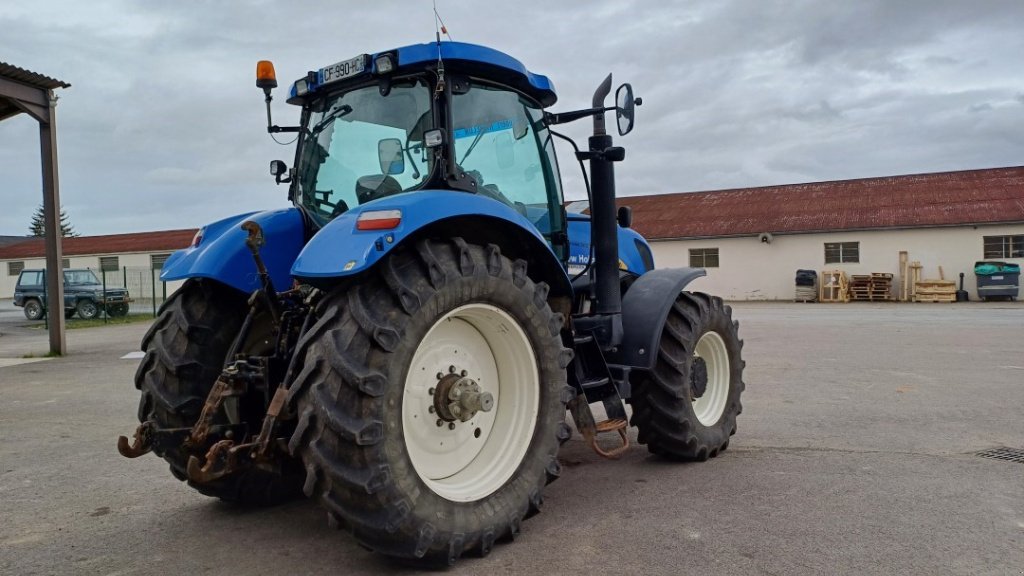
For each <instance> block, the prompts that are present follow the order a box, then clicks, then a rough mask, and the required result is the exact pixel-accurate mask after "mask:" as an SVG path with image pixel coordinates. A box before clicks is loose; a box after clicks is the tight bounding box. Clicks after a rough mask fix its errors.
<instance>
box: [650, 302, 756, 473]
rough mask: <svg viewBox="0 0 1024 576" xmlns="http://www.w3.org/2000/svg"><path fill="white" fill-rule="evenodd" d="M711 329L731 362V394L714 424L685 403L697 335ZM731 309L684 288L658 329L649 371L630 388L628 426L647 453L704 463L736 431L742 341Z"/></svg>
mask: <svg viewBox="0 0 1024 576" xmlns="http://www.w3.org/2000/svg"><path fill="white" fill-rule="evenodd" d="M711 329H714V330H715V331H717V332H718V333H719V335H720V336H722V339H723V340H724V342H725V344H726V349H727V350H728V353H729V357H730V360H731V364H730V368H731V374H730V392H729V396H728V399H727V402H726V406H725V411H724V413H723V415H722V417H721V418H720V419H719V421H718V423H716V424H715V425H713V426H704V425H702V424H701V423H700V421H698V420H697V418H696V416H695V415H694V413H693V408H692V403H691V401H690V385H689V379H690V366H691V364H692V362H691V358H692V357H693V353H694V348H695V346H696V344H697V341H698V340H699V339H700V337H701V336H702V335H703V334H704V333H705V332H706V331H708V330H711ZM738 329H739V323H738V322H736V321H735V320H733V319H732V308H731V307H729V306H728V305H726V304H724V303H723V302H722V299H721V298H719V297H717V296H709V295H707V294H704V293H701V292H683V293H681V294H680V295H679V296H678V297H677V298H676V301H675V303H674V304H673V305H672V308H671V310H670V311H669V315H668V318H667V319H666V321H665V325H664V327H663V330H662V335H661V341H660V344H659V346H658V353H657V356H656V359H655V366H654V369H653V370H651V371H650V372H649V376H648V377H647V378H644V379H643V380H642V381H641V382H639V383H638V385H637V387H636V388H635V389H634V394H633V398H632V400H631V402H632V405H633V418H632V424H633V425H634V426H636V427H637V429H638V431H637V441H638V442H639V443H641V444H646V445H647V449H648V450H649V451H650V452H651V453H652V454H657V455H659V456H663V457H665V458H669V459H673V460H698V461H703V460H707V459H708V458H714V457H715V456H717V455H718V454H720V453H721V452H722V451H724V450H725V449H726V448H727V447H728V446H729V437H730V436H732V435H733V434H735V433H736V416H738V415H739V414H740V413H741V412H742V411H743V406H742V404H741V403H740V394H741V393H742V392H743V389H744V387H745V384H744V383H743V361H742V359H741V356H740V350H741V348H742V345H743V342H742V340H740V339H739V336H738Z"/></svg>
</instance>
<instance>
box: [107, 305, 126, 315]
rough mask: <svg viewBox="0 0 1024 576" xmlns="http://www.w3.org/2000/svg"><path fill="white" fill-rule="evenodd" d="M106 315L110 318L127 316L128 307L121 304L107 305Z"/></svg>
mask: <svg viewBox="0 0 1024 576" xmlns="http://www.w3.org/2000/svg"><path fill="white" fill-rule="evenodd" d="M107 315H108V316H110V317H111V318H120V317H122V316H127V315H128V305H127V304H124V303H121V304H107Z"/></svg>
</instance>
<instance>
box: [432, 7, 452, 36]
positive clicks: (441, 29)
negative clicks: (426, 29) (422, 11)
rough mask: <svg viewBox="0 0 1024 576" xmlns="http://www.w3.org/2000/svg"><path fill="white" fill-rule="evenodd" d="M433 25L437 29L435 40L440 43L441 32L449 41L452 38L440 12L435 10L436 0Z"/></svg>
mask: <svg viewBox="0 0 1024 576" xmlns="http://www.w3.org/2000/svg"><path fill="white" fill-rule="evenodd" d="M434 27H435V28H436V29H437V42H438V44H440V43H441V34H444V35H445V36H447V37H448V41H449V42H454V40H452V35H451V34H449V33H448V27H447V26H445V25H444V19H443V18H441V13H440V12H438V11H437V0H434Z"/></svg>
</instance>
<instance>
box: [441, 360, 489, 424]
mask: <svg viewBox="0 0 1024 576" xmlns="http://www.w3.org/2000/svg"><path fill="white" fill-rule="evenodd" d="M492 408H494V396H493V395H492V394H491V393H490V392H481V389H480V385H479V384H477V383H476V381H475V380H473V379H472V378H469V377H468V376H467V375H466V371H465V370H463V371H462V372H461V373H455V372H454V371H452V372H451V373H449V374H447V375H444V376H442V377H441V379H440V380H439V381H438V383H437V387H436V388H434V410H436V411H437V416H438V418H440V419H441V420H444V421H445V422H455V421H456V420H458V421H460V422H468V421H469V420H471V419H472V418H473V416H476V413H477V412H490V411H491V409H492Z"/></svg>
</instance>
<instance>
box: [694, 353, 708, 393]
mask: <svg viewBox="0 0 1024 576" xmlns="http://www.w3.org/2000/svg"><path fill="white" fill-rule="evenodd" d="M707 389H708V365H707V363H706V362H705V361H704V359H703V358H701V357H700V356H697V357H695V358H694V359H693V365H692V366H691V367H690V391H691V393H692V394H693V399H694V400H696V399H697V398H700V397H701V396H703V395H704V392H706V391H707Z"/></svg>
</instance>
